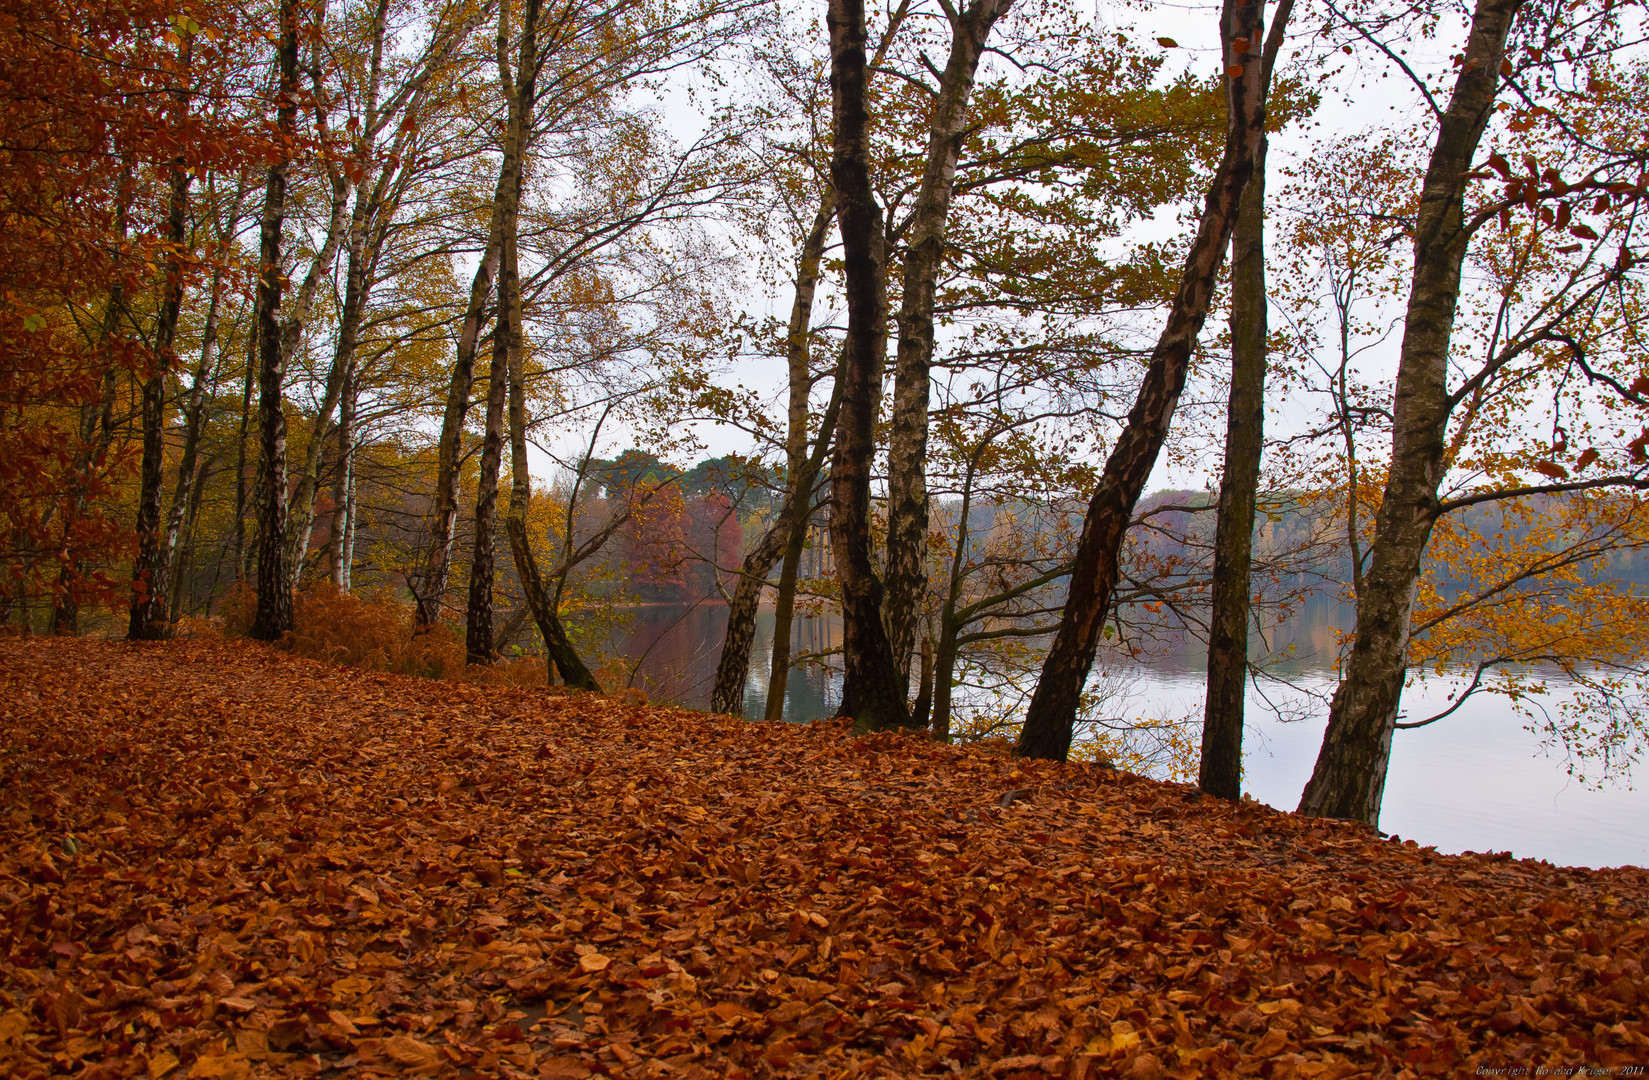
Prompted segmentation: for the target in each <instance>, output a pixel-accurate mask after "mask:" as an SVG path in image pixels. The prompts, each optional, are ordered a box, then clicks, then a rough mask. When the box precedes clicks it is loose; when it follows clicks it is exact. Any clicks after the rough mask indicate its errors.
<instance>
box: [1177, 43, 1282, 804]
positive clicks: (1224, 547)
mask: <svg viewBox="0 0 1649 1080" xmlns="http://www.w3.org/2000/svg"><path fill="white" fill-rule="evenodd" d="M1284 29H1286V28H1285V27H1284V26H1283V25H1282V24H1281V23H1273V25H1272V27H1271V33H1270V34H1268V35H1267V38H1266V43H1265V56H1264V58H1263V63H1262V68H1263V70H1262V75H1263V77H1264V78H1265V80H1266V82H1267V83H1269V82H1270V80H1271V72H1272V69H1273V68H1274V67H1275V66H1276V62H1277V53H1278V51H1279V50H1280V49H1281V48H1282V43H1283V30H1284ZM1265 148H1266V140H1265V136H1264V134H1263V133H1262V134H1261V136H1260V145H1259V149H1258V150H1257V151H1256V153H1255V155H1254V175H1253V176H1252V177H1250V178H1249V181H1248V186H1247V187H1246V188H1244V189H1243V193H1242V201H1241V202H1240V203H1239V204H1238V206H1237V221H1236V225H1235V226H1234V227H1233V230H1232V234H1231V395H1230V398H1229V400H1228V401H1227V403H1226V420H1225V462H1224V465H1223V467H1222V471H1221V474H1220V508H1219V518H1218V520H1217V522H1216V524H1215V526H1214V583H1213V598H1212V599H1213V610H1212V612H1211V613H1210V615H1209V620H1208V621H1209V631H1208V692H1207V697H1206V700H1205V703H1204V706H1203V720H1202V754H1201V762H1200V766H1199V771H1198V777H1197V783H1198V784H1199V785H1200V786H1201V788H1202V790H1203V791H1205V792H1207V793H1208V794H1210V795H1215V796H1218V797H1219V798H1222V799H1236V798H1238V797H1240V796H1241V795H1242V728H1243V697H1244V695H1245V693H1246V692H1247V687H1248V612H1249V594H1250V592H1251V591H1252V590H1251V589H1250V587H1249V571H1250V569H1251V567H1252V566H1253V555H1254V508H1255V505H1256V503H1257V502H1258V496H1259V486H1260V458H1261V456H1262V454H1263V453H1264V450H1265V366H1266V343H1265V338H1266V333H1267V321H1266V298H1265V297H1266V294H1265Z"/></svg>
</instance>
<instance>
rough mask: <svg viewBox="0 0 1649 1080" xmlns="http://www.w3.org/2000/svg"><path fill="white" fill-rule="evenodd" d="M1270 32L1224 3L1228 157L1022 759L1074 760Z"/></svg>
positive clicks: (1200, 314) (1084, 553)
mask: <svg viewBox="0 0 1649 1080" xmlns="http://www.w3.org/2000/svg"><path fill="white" fill-rule="evenodd" d="M1291 7H1292V3H1291V0H1282V2H1281V3H1280V4H1279V5H1278V7H1277V10H1276V11H1275V13H1274V14H1273V17H1272V30H1271V32H1272V34H1274V35H1280V34H1282V33H1283V32H1284V31H1285V29H1286V27H1287V23H1288V15H1289V11H1290V10H1291ZM1262 33H1263V11H1262V4H1261V3H1260V2H1259V0H1250V2H1242V0H1226V3H1225V5H1224V7H1223V9H1222V12H1221V17H1220V42H1221V50H1222V57H1223V60H1224V64H1225V79H1226V109H1227V116H1228V118H1229V119H1228V125H1229V126H1228V129H1227V136H1226V144H1225V153H1224V156H1223V158H1222V159H1221V161H1220V166H1219V169H1218V171H1217V172H1216V173H1215V176H1214V180H1213V183H1212V185H1211V187H1210V190H1209V193H1208V198H1207V202H1206V204H1205V206H1204V209H1203V212H1202V216H1201V220H1200V222H1199V225H1198V230H1197V235H1196V239H1195V240H1194V241H1193V242H1192V246H1191V251H1190V254H1189V256H1188V257H1187V259H1186V262H1185V268H1184V271H1183V273H1182V275H1181V278H1180V285H1179V290H1178V292H1177V293H1176V294H1175V297H1174V300H1173V303H1172V305H1171V306H1170V308H1169V315H1168V322H1167V326H1166V327H1165V328H1164V330H1163V333H1162V336H1161V337H1160V338H1159V339H1158V341H1157V345H1156V347H1155V349H1154V350H1153V351H1152V354H1151V363H1150V366H1149V368H1147V370H1146V374H1145V377H1144V379H1143V380H1142V381H1141V384H1140V388H1139V395H1138V397H1137V398H1136V399H1135V401H1134V407H1133V409H1132V410H1131V411H1130V412H1129V414H1128V423H1127V426H1126V427H1124V428H1123V431H1122V433H1121V435H1120V436H1119V437H1118V439H1117V442H1116V445H1115V447H1114V448H1113V449H1112V451H1111V453H1110V455H1109V457H1108V458H1107V459H1106V462H1105V468H1104V472H1103V474H1102V475H1101V478H1100V482H1099V485H1098V487H1097V489H1096V490H1095V492H1094V495H1093V498H1092V499H1091V500H1090V501H1089V504H1088V513H1087V516H1086V518H1085V519H1084V521H1083V526H1082V535H1081V538H1080V539H1079V540H1078V543H1077V550H1076V554H1075V559H1074V567H1073V570H1072V574H1071V581H1070V586H1069V591H1068V594H1067V597H1066V602H1065V609H1064V612H1063V614H1062V616H1061V618H1060V622H1059V629H1058V630H1057V631H1056V632H1055V634H1054V640H1053V644H1052V645H1051V646H1050V648H1049V650H1048V655H1047V658H1046V659H1045V660H1044V662H1043V665H1042V674H1041V677H1040V678H1039V679H1038V681H1037V686H1036V691H1035V692H1034V694H1033V695H1032V697H1031V703H1030V707H1029V709H1028V710H1027V712H1026V715H1025V725H1024V728H1023V729H1022V730H1021V732H1020V737H1019V743H1018V746H1017V748H1016V751H1017V753H1018V754H1019V755H1020V756H1021V757H1037V758H1051V759H1053V760H1058V761H1063V760H1064V759H1065V757H1066V755H1067V754H1068V753H1069V751H1070V747H1071V737H1072V733H1073V727H1074V724H1075V721H1076V714H1077V708H1078V705H1079V703H1080V699H1081V696H1082V687H1083V684H1084V683H1085V682H1086V680H1087V677H1088V672H1089V669H1090V668H1091V667H1092V665H1093V659H1094V652H1095V650H1096V649H1097V647H1098V645H1099V638H1100V631H1101V628H1102V626H1103V624H1104V620H1105V616H1106V613H1107V612H1108V611H1109V609H1110V603H1111V598H1112V593H1113V592H1114V590H1115V588H1116V581H1117V573H1118V563H1117V558H1118V554H1119V552H1120V551H1121V548H1122V541H1123V537H1124V535H1125V533H1126V532H1127V529H1128V525H1129V523H1130V520H1131V518H1132V515H1133V509H1134V505H1135V503H1137V502H1138V500H1139V496H1140V493H1141V491H1143V489H1144V487H1145V482H1146V480H1147V479H1148V478H1149V476H1150V474H1151V470H1152V468H1153V467H1154V466H1155V464H1156V459H1157V454H1158V452H1159V451H1160V450H1161V448H1162V444H1163V442H1164V440H1165V439H1166V438H1167V435H1168V428H1169V425H1170V423H1171V422H1172V420H1173V416H1174V409H1175V407H1176V406H1177V404H1178V402H1179V396H1180V393H1181V391H1182V390H1183V389H1184V386H1185V378H1186V374H1187V371H1188V367H1189V364H1190V357H1191V352H1192V350H1193V348H1194V347H1195V345H1196V340H1197V335H1198V334H1199V333H1200V331H1201V329H1202V323H1203V320H1204V319H1205V318H1206V317H1207V313H1208V305H1209V299H1210V296H1211V294H1212V291H1213V287H1214V283H1215V279H1216V277H1217V276H1218V274H1219V270H1220V267H1221V265H1222V264H1223V262H1224V259H1225V253H1226V249H1227V247H1228V246H1229V244H1230V241H1231V232H1232V228H1233V225H1234V223H1235V220H1236V216H1237V208H1238V204H1239V203H1240V201H1241V198H1242V192H1243V189H1244V187H1246V186H1247V183H1248V180H1249V178H1250V176H1252V175H1253V171H1254V163H1255V159H1256V157H1257V156H1258V153H1259V148H1260V144H1261V142H1262V140H1263V139H1264V137H1265V116H1266V97H1267V93H1268V90H1269V82H1268V80H1267V79H1266V77H1265V72H1264V71H1263V65H1262V64H1260V63H1259V62H1258V59H1259V58H1258V56H1257V55H1250V54H1253V53H1257V50H1259V49H1260V47H1261V45H1262Z"/></svg>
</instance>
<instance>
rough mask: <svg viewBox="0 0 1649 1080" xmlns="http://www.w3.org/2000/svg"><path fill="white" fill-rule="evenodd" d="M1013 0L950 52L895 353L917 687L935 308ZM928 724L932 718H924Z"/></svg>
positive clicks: (894, 431)
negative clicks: (957, 195)
mask: <svg viewBox="0 0 1649 1080" xmlns="http://www.w3.org/2000/svg"><path fill="white" fill-rule="evenodd" d="M1010 2H1011V0H975V2H974V3H973V4H972V5H971V6H969V7H967V8H965V9H963V10H961V11H960V12H956V11H953V10H952V9H950V8H948V7H947V8H946V12H947V14H948V16H949V18H950V23H951V46H950V59H949V61H948V62H947V63H946V65H945V72H944V76H943V77H942V78H941V80H940V82H939V96H938V98H937V100H935V102H934V105H933V120H932V123H931V126H930V129H929V133H928V152H927V163H926V165H925V166H924V167H923V171H922V183H921V186H920V188H919V189H918V190H917V193H916V206H915V209H914V210H913V211H912V215H911V223H910V232H909V246H908V249H907V250H906V252H905V266H904V286H903V295H902V298H901V300H900V307H899V317H898V324H899V347H898V351H897V352H896V353H895V354H894V356H895V359H894V369H893V420H892V425H891V433H890V435H889V441H888V511H887V512H888V524H887V556H886V560H885V566H886V586H887V594H886V596H885V597H884V598H883V600H882V613H883V617H884V620H885V622H886V624H887V632H888V639H889V644H890V646H891V647H892V649H893V660H894V663H895V665H897V667H898V669H899V672H900V674H901V675H902V676H903V677H904V678H905V680H906V682H907V684H908V682H909V676H910V656H911V650H912V649H913V648H914V647H915V643H916V624H917V621H918V616H919V612H920V608H921V605H922V599H923V597H924V596H925V595H926V593H927V586H928V575H927V558H928V485H927V454H928V395H929V385H928V384H929V381H930V375H929V373H930V370H931V368H932V365H933V305H934V294H935V291H936V289H937V287H938V280H939V270H940V266H941V265H942V263H943V261H944V254H945V224H946V221H947V220H948V218H949V217H950V203H951V194H952V192H953V190H954V188H955V182H956V162H957V159H958V158H959V157H960V156H961V153H962V141H963V139H964V137H965V136H966V135H967V132H968V126H967V120H968V98H969V96H970V95H971V94H972V92H973V83H974V76H975V73H976V72H977V71H978V68H979V58H980V57H981V56H982V55H983V54H984V51H985V41H986V39H987V38H989V37H990V32H991V28H992V27H993V26H995V25H996V20H997V19H998V18H1000V17H1001V15H1002V13H1003V12H1005V11H1006V10H1007V8H1008V4H1009V3H1010ZM918 726H925V720H924V724H923V725H918Z"/></svg>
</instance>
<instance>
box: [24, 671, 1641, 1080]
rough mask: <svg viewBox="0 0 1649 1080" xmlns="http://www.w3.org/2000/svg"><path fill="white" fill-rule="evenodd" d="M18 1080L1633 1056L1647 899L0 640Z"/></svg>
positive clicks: (1066, 1068) (493, 694)
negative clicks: (337, 1072) (339, 1072)
mask: <svg viewBox="0 0 1649 1080" xmlns="http://www.w3.org/2000/svg"><path fill="white" fill-rule="evenodd" d="M0 821H4V822H5V829H6V832H5V837H4V839H5V843H4V846H3V848H0V943H3V952H0V1071H3V1072H4V1074H5V1075H8V1076H11V1077H19V1078H22V1077H43V1076H48V1075H70V1074H72V1075H78V1076H82V1077H88V1078H90V1077H114V1076H129V1075H150V1076H172V1077H185V1076H186V1077H250V1076H307V1075H315V1074H317V1073H320V1072H324V1071H326V1070H329V1069H330V1070H342V1071H343V1072H344V1073H345V1074H347V1075H427V1076H460V1075H486V1076H539V1077H545V1078H557V1077H584V1076H595V1075H608V1076H626V1077H651V1076H683V1077H712V1076H713V1077H723V1076H727V1077H737V1076H743V1077H767V1076H808V1075H820V1076H850V1075H864V1076H895V1075H896V1076H923V1075H931V1076H939V1075H950V1074H952V1073H960V1074H962V1075H967V1076H993V1077H1021V1078H1026V1077H1042V1076H1063V1077H1067V1078H1078V1077H1085V1076H1089V1077H1091V1076H1127V1077H1155V1076H1187V1077H1189V1076H1210V1075H1245V1074H1246V1075H1260V1076H1269V1077H1288V1076H1301V1077H1343V1076H1353V1075H1372V1076H1416V1075H1444V1076H1453V1075H1470V1074H1472V1073H1473V1072H1474V1070H1476V1069H1477V1068H1478V1067H1480V1066H1481V1067H1485V1068H1510V1067H1517V1066H1528V1067H1530V1068H1531V1069H1532V1067H1535V1066H1559V1065H1563V1066H1568V1067H1569V1068H1571V1069H1572V1068H1574V1067H1577V1066H1582V1065H1587V1066H1598V1067H1601V1066H1610V1065H1623V1064H1641V1063H1642V1062H1643V1061H1644V1060H1645V1059H1646V1055H1649V1021H1646V1020H1645V1016H1646V1009H1645V1002H1646V1001H1649V984H1646V981H1645V976H1644V969H1643V960H1644V954H1645V946H1646V939H1649V930H1646V922H1645V919H1646V915H1649V874H1646V873H1645V872H1644V871H1642V870H1638V869H1622V870H1613V871H1587V870H1567V869H1560V868H1556V867H1553V866H1550V865H1546V864H1543V863H1533V862H1514V861H1511V860H1509V859H1507V858H1503V857H1496V856H1461V857H1449V856H1441V855H1437V854H1436V853H1434V852H1431V851H1430V850H1427V849H1420V848H1416V847H1415V846H1413V845H1412V844H1398V843H1393V842H1389V841H1381V840H1379V839H1378V838H1377V837H1376V836H1375V835H1374V834H1373V833H1371V832H1369V831H1368V830H1366V829H1363V828H1360V827H1357V826H1352V825H1344V824H1337V823H1332V822H1325V821H1322V820H1313V819H1299V818H1295V817H1293V816H1290V815H1284V814H1279V813H1276V812H1273V811H1271V810H1268V809H1265V808H1263V807H1257V806H1254V805H1251V804H1243V805H1231V804H1226V803H1221V802H1217V801H1213V800H1199V799H1197V798H1196V797H1195V795H1194V793H1193V792H1192V790H1191V789H1189V788H1186V787H1182V786H1178V785H1170V784H1160V783H1156V782H1153V781H1148V780H1144V779H1140V778H1138V777H1133V776H1130V775H1127V774H1123V773H1117V772H1114V771H1111V770H1105V769H1100V768H1097V767H1092V766H1080V765H1054V764H1049V763H1019V762H1014V761H1012V760H1009V759H1004V758H998V757H993V756H989V755H983V754H979V753H977V752H974V751H967V750H962V749H956V748H952V747H948V746H940V745H933V744H923V743H918V742H914V741H911V740H909V739H905V738H903V737H898V736H892V735H885V736H877V737H873V738H867V739H855V738H853V737H851V735H850V734H849V733H848V732H847V730H846V729H845V728H843V727H842V726H839V725H834V724H829V725H815V726H812V727H791V726H783V725H766V724H757V723H747V722H743V721H736V720H733V719H731V718H728V717H715V716H705V715H702V714H697V713H691V712H688V711H685V710H680V709H671V708H656V707H654V708H648V707H636V706H630V705H624V704H620V703H618V702H615V701H611V700H607V699H603V698H599V697H595V696H589V695H585V696H579V697H557V696H551V695H548V694H546V692H545V691H542V690H537V691H523V690H516V689H506V688H489V687H478V686H470V685H462V684H453V683H436V682H429V681H424V680H414V679H409V678H405V677H400V676H393V675H383V674H372V673H366V672H362V671H359V670H340V669H336V668H332V667H329V666H326V665H323V664H320V663H317V662H314V661H309V660H303V659H297V658H293V657H291V656H289V655H286V654H283V653H281V652H279V651H277V650H273V649H268V648H264V647H259V646H249V645H246V644H244V643H239V642H234V643H227V642H177V643H172V644H166V645H124V644H108V643H97V642H91V641H84V640H62V641H42V640H39V639H36V640H24V641H19V640H10V641H0Z"/></svg>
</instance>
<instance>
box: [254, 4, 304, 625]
mask: <svg viewBox="0 0 1649 1080" xmlns="http://www.w3.org/2000/svg"><path fill="white" fill-rule="evenodd" d="M280 19H281V29H280V43H279V46H278V48H277V50H276V52H277V58H278V60H279V63H280V89H279V91H278V98H277V100H278V105H277V108H276V115H275V126H276V129H277V130H278V131H279V132H280V133H281V135H282V138H283V144H284V145H287V146H290V145H292V143H293V142H294V141H295V139H296V136H297V126H298V11H297V3H296V2H295V0H281V5H280ZM283 153H284V152H283ZM289 164H290V163H289V159H288V158H286V157H284V156H283V157H282V158H280V159H279V160H277V161H276V162H275V163H274V164H273V165H271V166H270V167H269V179H268V182H267V183H266V185H265V187H264V196H263V221H262V224H261V225H260V227H259V230H258V292H257V300H256V319H257V323H258V353H259V364H258V485H257V486H258V495H259V499H258V541H259V542H258V577H257V582H258V586H257V589H258V592H257V610H256V613H255V615H254V616H253V621H252V636H253V637H255V638H258V639H260V640H262V641H276V640H279V639H280V637H281V635H282V634H285V633H286V632H287V631H288V630H291V629H292V590H291V589H290V588H288V587H287V585H288V582H289V581H290V577H289V575H288V574H287V570H286V543H285V540H286V412H285V410H284V409H283V408H282V398H281V393H282V390H283V389H284V384H285V381H286V356H285V350H284V349H282V347H281V326H280V323H279V321H278V316H279V313H280V308H281V289H282V281H283V279H282V275H281V230H282V226H283V225H284V223H285V217H286V171H287V168H288V167H289Z"/></svg>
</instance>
